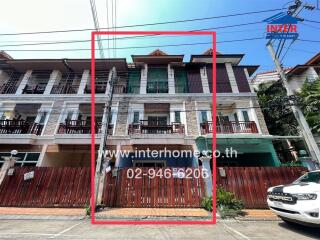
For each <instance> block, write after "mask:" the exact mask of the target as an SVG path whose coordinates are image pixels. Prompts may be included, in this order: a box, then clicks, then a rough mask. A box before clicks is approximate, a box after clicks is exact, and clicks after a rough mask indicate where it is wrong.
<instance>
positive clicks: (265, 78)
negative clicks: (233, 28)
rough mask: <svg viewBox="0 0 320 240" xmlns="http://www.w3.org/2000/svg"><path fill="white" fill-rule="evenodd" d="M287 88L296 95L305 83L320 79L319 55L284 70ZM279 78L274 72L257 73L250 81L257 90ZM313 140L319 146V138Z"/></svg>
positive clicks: (316, 136)
mask: <svg viewBox="0 0 320 240" xmlns="http://www.w3.org/2000/svg"><path fill="white" fill-rule="evenodd" d="M285 73H286V76H287V79H288V83H289V87H290V88H291V90H292V91H293V92H294V93H298V92H300V90H301V87H302V86H303V84H304V82H305V81H308V82H312V81H314V80H316V79H317V78H319V77H320V53H318V54H316V55H315V56H313V57H312V58H311V59H310V60H308V61H307V62H306V63H305V64H301V65H300V64H298V65H296V66H295V67H293V68H288V69H286V70H285ZM279 80H280V77H279V75H278V73H277V72H276V71H272V72H271V71H270V72H265V73H258V74H256V76H255V77H254V78H253V79H252V84H253V85H254V86H255V87H256V90H258V85H259V84H260V83H268V84H270V86H271V85H272V84H273V83H275V82H277V81H279ZM314 137H315V140H316V142H317V144H318V146H320V136H318V135H314Z"/></svg>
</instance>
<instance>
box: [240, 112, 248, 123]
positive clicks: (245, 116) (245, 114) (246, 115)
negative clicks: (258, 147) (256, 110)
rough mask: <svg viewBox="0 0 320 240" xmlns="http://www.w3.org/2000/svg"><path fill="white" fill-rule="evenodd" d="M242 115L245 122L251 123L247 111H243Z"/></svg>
mask: <svg viewBox="0 0 320 240" xmlns="http://www.w3.org/2000/svg"><path fill="white" fill-rule="evenodd" d="M242 115H243V120H244V121H246V122H249V121H250V119H249V115H248V112H247V111H242Z"/></svg>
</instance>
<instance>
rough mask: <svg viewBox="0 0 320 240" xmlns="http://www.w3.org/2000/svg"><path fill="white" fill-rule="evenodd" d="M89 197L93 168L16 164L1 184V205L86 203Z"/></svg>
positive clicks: (78, 204) (65, 205)
mask: <svg viewBox="0 0 320 240" xmlns="http://www.w3.org/2000/svg"><path fill="white" fill-rule="evenodd" d="M26 173H27V175H26V177H27V178H26V180H25V174H26ZM28 175H29V177H28ZM28 178H29V179H28ZM89 201H90V168H80V167H79V168H76V167H15V168H14V172H13V174H12V175H10V176H9V175H8V174H7V175H6V176H5V178H4V181H3V182H2V184H1V185H0V207H84V206H85V205H86V204H87V203H88V204H89Z"/></svg>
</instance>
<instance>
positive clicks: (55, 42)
mask: <svg viewBox="0 0 320 240" xmlns="http://www.w3.org/2000/svg"><path fill="white" fill-rule="evenodd" d="M259 23H262V22H249V23H242V24H234V25H226V26H219V27H212V28H203V29H198V30H190V31H187V32H195V31H206V30H216V29H224V28H233V27H239V26H247V25H254V24H259ZM243 31H246V30H243ZM233 32H239V31H233ZM177 36H183V37H186V35H176V36H163V35H160V34H149V35H142V36H140V35H138V36H126V37H119V38H117V39H118V40H127V39H135V38H146V37H177ZM101 40H102V41H104V40H109V35H108V38H107V39H101ZM95 41H98V40H95ZM83 42H91V39H87V40H65V41H49V42H40V43H26V44H6V45H0V47H19V46H38V45H52V44H53V45H55V44H68V43H83Z"/></svg>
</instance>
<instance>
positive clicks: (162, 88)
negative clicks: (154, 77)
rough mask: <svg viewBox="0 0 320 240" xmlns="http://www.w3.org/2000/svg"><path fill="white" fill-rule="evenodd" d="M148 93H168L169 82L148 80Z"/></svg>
mask: <svg viewBox="0 0 320 240" xmlns="http://www.w3.org/2000/svg"><path fill="white" fill-rule="evenodd" d="M147 93H168V82H148V83H147Z"/></svg>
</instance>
